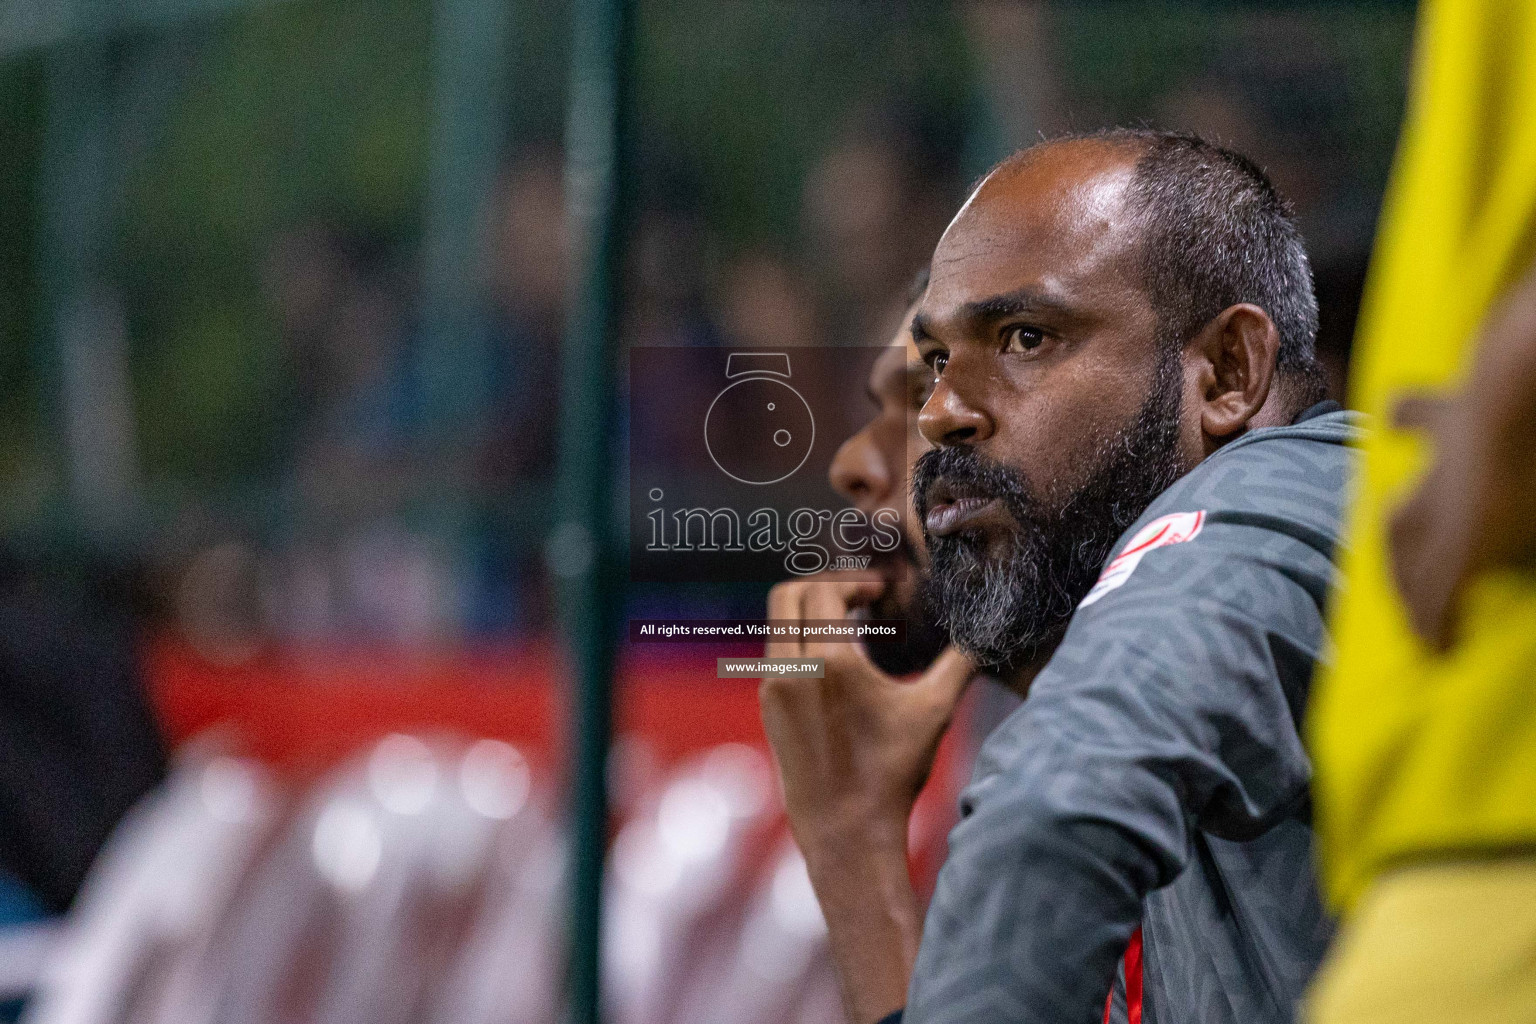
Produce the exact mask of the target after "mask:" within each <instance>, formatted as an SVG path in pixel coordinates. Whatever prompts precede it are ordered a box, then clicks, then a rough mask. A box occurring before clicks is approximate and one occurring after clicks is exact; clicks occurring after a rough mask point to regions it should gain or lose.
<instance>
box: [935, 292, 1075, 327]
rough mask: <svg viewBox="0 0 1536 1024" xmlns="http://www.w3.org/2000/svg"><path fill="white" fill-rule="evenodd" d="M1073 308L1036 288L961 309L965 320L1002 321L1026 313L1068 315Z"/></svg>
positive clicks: (993, 298) (994, 296) (991, 298)
mask: <svg viewBox="0 0 1536 1024" xmlns="http://www.w3.org/2000/svg"><path fill="white" fill-rule="evenodd" d="M1071 310H1072V307H1071V306H1070V305H1068V304H1067V302H1066V301H1064V300H1063V299H1060V298H1057V297H1056V296H1054V295H1047V294H1046V293H1044V292H1041V291H1038V290H1036V289H1034V288H1020V289H1019V290H1018V291H1013V292H1004V293H1003V294H1001V295H993V296H991V297H989V298H985V299H978V300H976V301H975V302H967V303H966V304H965V305H964V306H961V307H960V316H961V317H962V318H963V319H965V320H970V321H977V320H1001V319H1002V318H1004V317H1009V316H1019V315H1020V314H1026V313H1068V312H1071Z"/></svg>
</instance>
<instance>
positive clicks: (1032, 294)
mask: <svg viewBox="0 0 1536 1024" xmlns="http://www.w3.org/2000/svg"><path fill="white" fill-rule="evenodd" d="M1073 312H1075V310H1074V308H1073V307H1072V305H1071V304H1070V303H1068V302H1067V300H1066V299H1063V298H1059V297H1057V296H1055V295H1049V294H1047V293H1045V292H1042V291H1040V290H1038V289H1036V288H1020V289H1019V290H1017V291H1012V292H1004V293H1002V294H1001V295H992V296H989V297H987V298H985V299H977V300H976V301H974V302H967V303H966V304H965V305H963V306H961V307H960V310H959V315H958V316H956V317H955V319H956V320H957V321H959V322H962V323H973V324H974V323H986V322H988V321H992V320H1001V319H1003V318H1004V317H1010V316H1025V315H1037V316H1038V315H1043V314H1058V315H1067V314H1071V313H1073ZM912 340H913V342H915V343H918V344H921V343H922V342H924V341H932V340H934V333H933V327H932V325H931V323H930V321H929V318H928V317H927V316H925V315H923V314H922V313H917V314H914V315H913V317H912Z"/></svg>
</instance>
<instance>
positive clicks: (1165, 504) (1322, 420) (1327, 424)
mask: <svg viewBox="0 0 1536 1024" xmlns="http://www.w3.org/2000/svg"><path fill="white" fill-rule="evenodd" d="M1362 431H1363V423H1362V418H1361V417H1360V415H1359V414H1358V413H1353V412H1346V411H1342V410H1341V411H1338V412H1331V413H1327V414H1325V415H1322V416H1317V417H1314V418H1312V419H1307V420H1303V421H1302V422H1300V423H1295V424H1291V425H1289V426H1283V427H1266V428H1264V429H1262V430H1255V431H1253V432H1252V433H1250V434H1247V435H1245V436H1244V437H1242V438H1239V439H1238V440H1236V441H1233V442H1232V443H1231V444H1229V445H1227V446H1226V447H1224V448H1221V449H1219V450H1218V451H1216V452H1215V453H1213V454H1212V455H1211V456H1210V457H1209V458H1207V459H1206V460H1205V461H1204V462H1202V463H1201V464H1200V465H1199V466H1197V467H1195V468H1194V469H1193V470H1191V471H1190V472H1189V473H1187V474H1185V475H1184V476H1183V477H1182V478H1181V479H1179V480H1178V481H1177V482H1175V483H1174V484H1173V485H1172V486H1171V487H1169V488H1168V489H1167V490H1166V491H1164V492H1163V493H1162V494H1161V495H1159V496H1158V498H1157V500H1155V501H1154V502H1153V503H1152V504H1151V505H1150V506H1148V508H1147V511H1146V513H1145V514H1144V515H1143V516H1142V519H1141V520H1140V521H1139V522H1138V523H1137V524H1136V525H1135V526H1133V527H1132V528H1131V530H1130V531H1128V533H1127V536H1128V537H1130V536H1134V535H1135V534H1136V532H1137V531H1138V530H1139V529H1142V528H1144V526H1145V525H1146V523H1148V522H1150V521H1152V520H1155V519H1159V518H1161V517H1164V516H1167V515H1169V514H1171V513H1177V512H1181V511H1191V512H1193V511H1201V512H1203V513H1204V519H1205V521H1206V523H1207V524H1209V525H1214V524H1228V525H1237V526H1248V527H1252V528H1256V529H1263V530H1272V531H1278V532H1280V533H1283V534H1287V535H1290V536H1292V537H1295V538H1296V539H1297V540H1301V541H1303V542H1305V543H1307V544H1309V545H1310V546H1313V547H1315V548H1317V549H1318V550H1320V551H1322V552H1323V553H1325V554H1330V555H1331V554H1332V552H1333V550H1334V548H1335V546H1336V544H1337V542H1338V537H1339V529H1340V525H1341V523H1342V520H1343V517H1344V508H1345V504H1346V502H1347V501H1348V498H1349V491H1350V480H1351V476H1352V474H1353V472H1354V469H1355V466H1356V464H1357V462H1358V458H1359V455H1358V448H1357V444H1358V442H1359V440H1360V438H1361V436H1362ZM1117 550H1118V549H1117Z"/></svg>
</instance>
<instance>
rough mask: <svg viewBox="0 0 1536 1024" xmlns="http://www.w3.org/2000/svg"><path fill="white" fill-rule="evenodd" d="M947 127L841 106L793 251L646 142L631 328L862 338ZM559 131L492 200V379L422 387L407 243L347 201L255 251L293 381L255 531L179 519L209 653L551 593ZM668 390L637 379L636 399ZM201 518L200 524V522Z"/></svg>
mask: <svg viewBox="0 0 1536 1024" xmlns="http://www.w3.org/2000/svg"><path fill="white" fill-rule="evenodd" d="M957 160H958V150H957V148H956V147H954V146H953V145H950V144H948V140H946V138H945V137H944V135H943V133H942V132H941V131H940V130H939V129H938V128H936V127H934V126H930V125H925V124H922V123H919V122H917V121H915V120H913V119H911V118H906V117H903V116H901V115H900V114H898V113H893V112H886V111H870V112H868V113H860V114H858V115H857V116H855V117H853V118H851V119H850V120H849V122H848V123H847V125H846V126H845V128H844V129H843V130H842V131H841V132H840V134H839V135H838V137H837V139H836V141H835V143H834V144H833V145H832V146H831V147H830V148H829V149H828V150H827V151H826V152H825V154H824V155H823V156H822V157H821V159H820V160H818V161H817V162H816V164H815V165H814V166H813V167H812V168H811V171H810V173H809V175H808V176H807V178H806V182H805V186H804V190H803V196H802V211H803V212H802V217H801V222H800V229H801V233H802V235H803V237H804V244H803V246H802V247H801V249H800V250H799V252H798V254H797V255H791V254H790V253H788V252H784V251H777V250H774V249H771V248H766V247H761V246H759V247H751V248H748V249H746V250H744V251H740V252H729V253H728V252H726V251H725V250H724V247H723V243H722V242H721V240H720V239H719V238H717V237H715V236H714V235H712V233H711V231H710V227H709V225H708V224H707V223H706V222H705V219H704V217H703V212H702V194H701V189H702V188H703V183H702V182H701V181H700V180H699V176H698V174H697V173H696V172H694V171H692V170H690V169H689V168H688V167H687V166H686V163H685V162H684V161H681V160H678V159H675V158H672V157H671V156H670V155H652V154H647V155H646V156H645V157H644V158H643V159H642V163H641V168H640V172H639V181H638V182H637V183H636V184H635V185H634V193H635V197H636V203H637V206H638V209H637V210H636V213H635V216H634V220H633V227H632V235H631V239H630V244H629V254H628V257H627V261H626V274H627V280H626V298H625V302H626V312H625V321H624V323H625V326H624V333H625V338H624V343H625V344H626V345H644V346H680V345H681V346H693V345H713V346H747V347H760V348H783V347H786V346H806V345H838V344H863V345H868V344H872V343H873V342H874V340H875V339H878V338H881V337H883V336H884V335H885V334H887V333H888V329H889V324H890V322H891V319H892V318H893V316H894V315H895V312H896V310H895V307H896V305H897V303H898V301H899V300H900V298H901V296H902V294H903V292H904V290H905V288H906V287H907V285H908V283H909V281H910V278H911V275H912V273H913V270H914V268H915V267H918V266H920V265H921V264H922V263H923V262H924V259H925V254H926V253H927V252H928V251H930V250H931V248H932V246H933V244H934V242H935V241H936V240H937V238H938V235H939V234H940V232H941V231H942V230H943V227H944V224H945V222H946V218H947V215H948V213H949V212H950V211H951V208H952V206H953V205H954V203H955V201H956V196H957V195H958V193H959V189H960V187H961V184H962V183H961V181H960V178H959V168H958V166H957ZM563 175H564V166H563V161H562V155H561V152H560V151H559V149H558V148H556V147H553V146H549V145H533V146H528V147H524V148H522V149H520V150H519V151H518V152H517V153H515V154H514V155H512V156H511V157H509V158H508V160H507V161H506V163H505V165H504V167H503V168H502V171H501V173H500V174H499V175H498V178H497V183H496V189H495V193H494V194H493V195H491V196H490V197H488V198H487V201H486V202H485V203H484V204H483V208H484V216H483V224H482V234H483V237H484V246H485V259H484V265H485V280H484V282H483V288H482V289H481V293H482V294H483V296H484V302H485V314H486V315H485V316H484V317H483V319H482V320H481V321H480V322H481V323H483V325H484V333H483V337H480V338H477V339H475V340H474V345H473V346H472V347H473V350H474V352H475V355H476V357H477V364H478V365H479V366H481V367H483V370H484V374H485V380H486V383H485V386H484V387H482V388H481V389H480V390H481V391H483V393H484V395H485V401H483V402H481V403H479V405H478V407H476V408H473V409H472V410H471V411H470V413H469V414H467V415H459V416H457V417H454V418H452V419H450V421H449V422H443V420H444V417H442V416H440V415H437V414H436V410H434V409H433V408H432V407H431V403H430V401H429V400H428V398H427V396H426V395H425V390H426V389H425V387H424V385H423V374H424V368H423V356H424V348H425V347H426V345H427V340H426V339H427V333H426V331H425V330H424V325H423V324H422V323H421V322H420V320H419V317H418V315H417V311H418V308H419V303H418V302H417V301H416V300H415V299H414V297H413V294H412V289H411V282H412V277H411V275H410V274H408V273H407V272H406V267H407V265H408V264H407V261H406V258H405V257H406V254H405V253H404V252H402V251H401V250H400V248H399V247H398V246H397V245H392V244H391V242H390V240H389V239H388V238H385V237H381V236H379V235H378V234H376V233H371V232H370V231H369V230H368V229H367V228H366V226H364V225H361V224H358V223H356V222H354V221H350V220H348V219H346V218H342V217H316V218H313V219H306V220H303V221H301V222H298V223H295V224H292V225H290V226H289V227H287V228H286V229H284V230H283V231H281V232H280V233H278V234H277V235H276V236H275V237H273V238H272V239H271V241H270V243H269V245H268V246H267V250H266V256H265V259H264V263H263V266H262V268H261V279H262V281H263V286H264V295H265V297H266V301H267V302H268V303H269V305H270V308H271V313H272V316H273V318H274V319H275V322H276V323H277V324H278V326H279V331H280V336H281V343H282V348H281V351H282V358H283V360H284V364H285V367H286V372H285V376H286V378H287V379H288V380H289V381H290V382H291V387H290V388H289V389H288V390H287V391H286V393H285V394H284V396H283V400H284V401H285V402H286V403H287V405H288V408H287V409H285V410H284V412H283V414H282V415H281V416H279V417H277V419H278V420H279V421H280V422H282V423H283V424H285V429H284V433H283V441H282V444H281V446H280V448H279V450H278V452H277V453H275V458H274V460H273V464H272V469H271V472H272V474H273V482H274V484H275V486H276V490H277V492H278V493H279V494H280V495H281V498H280V509H281V512H280V514H279V515H277V516H276V517H274V521H273V522H272V523H271V524H270V528H269V529H267V530H266V531H265V532H264V534H263V535H256V534H254V533H251V532H241V533H235V534H233V535H220V531H219V530H218V529H217V528H214V527H211V526H210V527H205V528H203V529H202V530H193V531H191V532H192V533H193V534H194V536H193V537H192V538H188V539H185V540H182V539H178V543H177V544H176V545H175V547H174V553H175V555H176V556H178V557H180V558H182V559H184V561H183V562H182V563H181V564H180V565H179V567H178V572H177V574H176V577H175V587H176V593H175V605H176V615H177V619H178V621H179V622H180V623H181V624H182V625H183V626H184V627H185V628H186V632H187V633H188V635H189V637H190V638H191V639H192V640H193V641H194V642H195V643H197V644H198V645H199V646H200V647H201V648H203V649H205V651H206V653H208V654H209V655H210V656H212V657H214V658H216V659H218V660H226V661H227V660H239V659H241V658H243V657H248V656H250V655H251V654H252V653H254V652H255V651H256V650H258V649H259V648H261V647H262V646H263V645H266V644H270V643H277V644H282V645H304V644H314V643H324V642H326V641H332V640H335V639H336V638H347V639H349V640H353V641H356V640H362V641H370V640H371V641H383V642H387V643H389V644H391V645H400V646H405V647H413V646H414V647H421V646H441V645H442V644H444V643H449V642H453V641H456V640H461V639H464V638H466V637H474V636H476V635H485V634H497V635H504V634H507V633H534V632H538V631H540V630H542V629H544V628H545V627H546V626H547V625H548V619H549V614H550V609H549V597H548V591H547V586H546V581H545V579H544V575H545V574H544V571H543V568H542V564H541V559H540V557H539V556H540V552H539V549H538V547H537V545H536V544H533V543H529V542H528V541H529V539H530V538H531V537H534V536H536V535H537V534H538V533H539V532H541V531H540V530H539V529H538V524H539V523H540V522H541V521H543V519H542V518H541V513H542V512H543V511H544V510H545V509H546V508H547V496H548V494H549V493H550V485H551V482H552V479H553V470H554V462H555V456H556V452H557V449H558V433H559V428H558V422H557V417H558V405H557V396H558V393H559V366H560V358H559V355H560V348H561V344H562V335H563V328H564V323H565V319H566V313H567V304H568V298H569V293H570V282H569V275H568V272H567V268H568V264H569V252H570V241H569V239H567V238H566V237H565V232H564V227H563V225H564V216H565V209H564V197H563V188H562V181H563ZM656 397H658V396H634V400H635V401H636V402H642V403H643V402H644V401H646V400H648V399H654V398H656ZM198 533H201V534H203V535H202V536H196V534H198Z"/></svg>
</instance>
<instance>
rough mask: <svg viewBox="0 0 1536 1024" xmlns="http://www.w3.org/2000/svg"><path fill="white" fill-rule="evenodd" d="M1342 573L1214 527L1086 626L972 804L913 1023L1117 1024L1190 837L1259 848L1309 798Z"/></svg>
mask: <svg viewBox="0 0 1536 1024" xmlns="http://www.w3.org/2000/svg"><path fill="white" fill-rule="evenodd" d="M1331 575H1332V569H1331V566H1330V563H1329V559H1328V557H1327V554H1326V552H1325V551H1324V550H1322V549H1320V548H1319V547H1317V546H1314V545H1312V544H1309V543H1307V542H1306V541H1305V540H1303V539H1299V538H1298V537H1296V536H1292V535H1289V534H1287V533H1286V532H1283V531H1280V530H1276V529H1274V528H1272V527H1271V526H1267V525H1264V524H1260V523H1255V522H1250V521H1243V520H1242V518H1241V517H1234V518H1223V517H1222V516H1220V515H1219V514H1216V513H1212V515H1211V516H1210V517H1209V518H1208V519H1207V525H1206V526H1205V528H1204V530H1203V531H1202V532H1201V533H1200V534H1199V535H1198V536H1196V537H1195V538H1194V539H1193V540H1191V541H1188V542H1185V543H1180V544H1172V545H1169V546H1167V547H1164V548H1159V549H1157V550H1153V551H1150V552H1149V553H1147V554H1146V556H1145V558H1144V559H1142V560H1141V562H1140V564H1139V565H1138V566H1137V567H1136V568H1135V569H1134V571H1133V572H1132V574H1131V575H1130V576H1129V577H1127V579H1126V580H1125V582H1124V584H1123V585H1122V586H1120V587H1119V588H1118V589H1115V590H1113V591H1112V592H1108V593H1106V594H1105V595H1104V596H1103V597H1102V599H1100V600H1098V601H1097V603H1095V604H1094V605H1093V606H1092V607H1088V608H1083V609H1081V610H1080V611H1079V612H1078V614H1077V616H1076V617H1075V618H1074V620H1073V622H1072V625H1071V627H1070V629H1069V631H1068V634H1067V638H1066V640H1065V641H1064V642H1063V644H1062V646H1061V648H1060V649H1059V650H1058V652H1057V654H1056V656H1055V657H1054V658H1053V659H1052V660H1051V663H1050V664H1049V665H1048V666H1047V668H1046V669H1045V671H1044V672H1042V673H1041V675H1040V677H1039V678H1037V679H1036V681H1035V683H1034V686H1033V688H1032V691H1031V693H1030V696H1029V698H1028V700H1026V701H1025V702H1024V704H1023V705H1022V706H1021V707H1020V708H1019V710H1018V711H1017V712H1015V713H1014V715H1013V716H1012V717H1011V718H1010V719H1009V720H1008V721H1006V722H1005V723H1004V724H1003V725H1002V726H1000V727H999V728H998V730H997V731H996V732H994V733H993V735H992V736H991V737H990V738H989V739H988V741H987V743H986V744H985V745H984V747H983V750H982V753H981V756H980V758H979V760H978V765H977V769H976V774H975V776H974V778H973V780H972V783H971V785H970V786H969V787H968V788H967V790H966V793H965V794H964V796H963V798H962V807H961V811H962V820H961V822H960V824H959V825H958V826H956V828H955V830H954V832H953V833H952V834H951V837H950V856H949V859H948V861H947V862H946V863H945V865H944V868H943V870H942V871H941V873H940V875H939V881H938V887H937V890H936V892H935V894H934V899H933V902H932V903H931V905H930V908H929V913H928V917H927V922H926V925H925V928H924V932H923V942H922V946H921V949H920V950H919V954H918V961H917V965H916V969H915V971H914V975H913V982H912V989H911V991H910V993H909V998H908V1001H907V1009H906V1020H907V1021H908V1022H910V1024H918V1022H921V1024H930V1022H936V1021H943V1022H961V1021H964V1022H968V1024H969V1022H983V1021H985V1022H994V1021H996V1022H1003V1021H1050V1022H1053V1024H1057V1022H1060V1024H1098V1022H1100V1021H1101V1020H1102V1019H1103V1013H1104V999H1105V994H1106V993H1107V992H1108V991H1109V988H1110V984H1111V982H1112V979H1113V977H1114V973H1115V966H1116V963H1117V961H1118V959H1119V957H1120V956H1121V954H1122V953H1123V952H1124V950H1125V947H1126V944H1127V942H1128V941H1129V939H1130V936H1131V933H1132V932H1133V931H1134V930H1135V928H1136V926H1137V925H1138V924H1139V923H1140V920H1141V907H1142V900H1143V898H1144V897H1145V895H1146V893H1147V892H1149V891H1150V890H1152V889H1155V888H1158V887H1160V886H1163V885H1166V884H1168V883H1169V882H1171V881H1172V880H1173V879H1174V878H1175V877H1177V876H1178V874H1179V873H1180V872H1181V871H1182V870H1183V868H1184V866H1185V864H1186V862H1187V860H1188V858H1189V856H1190V837H1191V830H1192V829H1193V828H1200V829H1203V830H1206V831H1208V832H1211V833H1213V834H1215V835H1218V836H1223V837H1227V838H1233V839H1245V838H1251V837H1252V836H1255V835H1258V834H1260V833H1262V832H1263V831H1265V830H1266V829H1267V828H1268V827H1269V826H1270V825H1271V824H1272V823H1273V822H1275V821H1277V820H1279V819H1280V818H1282V817H1284V816H1285V815H1287V814H1289V813H1291V812H1292V811H1294V810H1295V809H1296V807H1297V806H1298V805H1299V804H1300V803H1301V801H1303V800H1304V799H1305V794H1306V787H1307V783H1308V780H1309V778H1310V764H1309V762H1308V760H1307V757H1306V753H1305V750H1304V749H1303V747H1302V744H1301V741H1300V738H1299V736H1298V734H1297V721H1298V719H1299V712H1300V708H1301V706H1302V704H1303V702H1304V700H1305V690H1306V686H1307V681H1308V677H1309V676H1310V672H1311V666H1312V663H1313V660H1314V659H1315V658H1316V656H1317V654H1318V651H1319V646H1320V644H1321V642H1322V634H1323V625H1322V615H1321V611H1320V607H1321V603H1322V600H1323V595H1324V594H1325V593H1326V588H1327V585H1328V582H1329V580H1330V579H1331Z"/></svg>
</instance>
